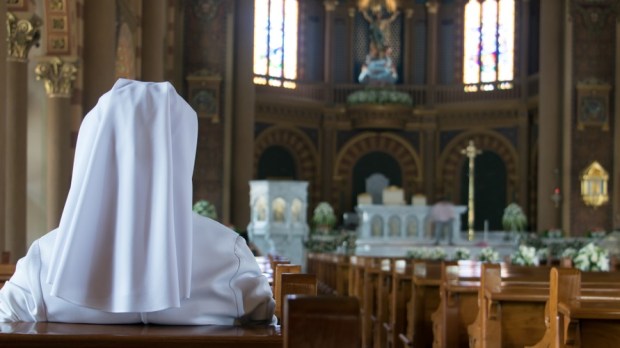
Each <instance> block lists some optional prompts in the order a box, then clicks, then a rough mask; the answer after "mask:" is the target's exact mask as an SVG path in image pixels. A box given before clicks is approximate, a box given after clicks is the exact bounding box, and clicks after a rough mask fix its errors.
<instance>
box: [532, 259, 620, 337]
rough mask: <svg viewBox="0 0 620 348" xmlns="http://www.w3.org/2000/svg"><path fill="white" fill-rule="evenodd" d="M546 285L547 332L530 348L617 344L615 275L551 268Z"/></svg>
mask: <svg viewBox="0 0 620 348" xmlns="http://www.w3.org/2000/svg"><path fill="white" fill-rule="evenodd" d="M583 275H585V277H583V278H586V279H583V280H585V282H582V276H583ZM549 281H550V287H549V300H548V302H547V306H546V314H545V324H546V325H547V327H546V332H545V335H544V337H543V338H542V339H541V340H540V341H539V342H538V343H537V344H535V345H534V346H532V347H535V348H543V347H544V348H558V347H568V346H570V347H612V346H616V345H617V342H620V276H619V274H618V273H614V272H612V273H609V272H586V273H583V272H580V271H579V270H577V269H566V268H560V269H558V268H553V269H552V270H551V273H550V280H549ZM582 324H583V325H582Z"/></svg>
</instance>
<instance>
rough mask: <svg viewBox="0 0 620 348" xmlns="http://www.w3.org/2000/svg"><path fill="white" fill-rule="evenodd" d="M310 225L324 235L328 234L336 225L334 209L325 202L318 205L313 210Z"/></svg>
mask: <svg viewBox="0 0 620 348" xmlns="http://www.w3.org/2000/svg"><path fill="white" fill-rule="evenodd" d="M312 223H313V224H314V226H315V228H316V229H317V230H319V231H321V232H324V233H327V232H329V231H330V230H331V229H332V227H334V225H335V224H336V214H334V208H332V206H331V205H330V204H329V203H327V202H321V203H319V204H318V205H317V206H316V208H314V213H313V215H312Z"/></svg>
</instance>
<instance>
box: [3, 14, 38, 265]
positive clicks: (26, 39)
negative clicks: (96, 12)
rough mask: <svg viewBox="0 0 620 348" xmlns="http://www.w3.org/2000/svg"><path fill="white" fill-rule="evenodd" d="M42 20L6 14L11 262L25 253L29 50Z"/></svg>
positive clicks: (7, 230)
mask: <svg viewBox="0 0 620 348" xmlns="http://www.w3.org/2000/svg"><path fill="white" fill-rule="evenodd" d="M41 24H42V23H41V20H40V19H39V18H38V17H37V16H36V15H34V14H29V13H22V14H19V15H15V14H13V13H11V12H8V13H7V23H6V25H7V44H8V47H7V48H8V49H7V63H6V64H7V65H6V70H7V71H6V72H7V74H6V83H7V94H6V101H7V103H6V116H7V118H6V130H7V132H6V148H5V151H6V152H5V153H6V167H5V168H3V170H6V173H5V175H6V181H5V183H6V188H7V190H6V202H7V204H6V207H5V214H6V221H5V234H6V236H5V237H6V250H8V251H9V252H10V253H11V262H15V261H17V260H18V259H19V258H20V257H22V256H24V255H25V253H26V194H27V192H26V177H27V174H28V173H27V168H26V154H27V152H26V146H27V137H28V136H27V118H28V114H27V111H28V110H27V105H28V85H27V81H28V72H27V67H28V53H29V52H30V49H31V48H32V46H33V45H34V44H37V43H38V42H39V38H40V32H39V27H40V26H41Z"/></svg>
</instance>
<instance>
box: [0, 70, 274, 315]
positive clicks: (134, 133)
mask: <svg viewBox="0 0 620 348" xmlns="http://www.w3.org/2000/svg"><path fill="white" fill-rule="evenodd" d="M197 127H198V121H197V117H196V113H195V112H194V110H193V109H192V108H191V107H190V106H189V105H188V104H187V103H186V102H185V101H184V100H183V98H181V97H180V96H179V95H178V94H177V93H176V91H175V90H174V88H173V87H172V85H170V83H167V82H163V83H152V82H138V81H132V80H126V79H120V80H118V81H117V82H116V84H115V85H114V87H113V88H112V90H110V91H109V92H107V93H106V94H104V95H103V96H102V97H101V98H100V99H99V101H98V103H97V105H96V106H95V107H94V108H93V109H92V110H91V111H90V112H89V113H88V115H87V116H86V117H85V118H84V120H83V122H82V125H81V128H80V132H79V136H78V141H77V146H76V153H75V160H74V167H73V175H72V181H71V188H70V190H69V194H68V196H67V201H66V203H65V207H64V210H63V213H62V217H61V219H60V224H59V226H58V228H57V229H55V230H53V231H51V232H49V233H47V234H46V235H44V236H43V237H41V238H40V239H38V240H36V241H34V242H33V243H32V245H31V246H30V248H29V250H28V253H27V255H26V256H25V257H23V258H22V259H21V260H19V261H18V262H17V267H16V271H15V274H14V275H13V277H12V278H11V279H10V280H9V281H8V282H6V283H5V285H4V287H3V288H2V290H0V322H19V321H22V322H45V321H50V322H67V323H93V324H130V323H144V324H149V323H153V324H171V325H237V324H248V323H271V322H272V320H273V312H274V300H273V296H272V293H271V289H270V286H269V283H268V281H267V279H266V278H265V277H264V276H263V275H262V273H261V271H260V269H259V266H258V264H257V263H256V260H255V258H254V256H253V255H252V253H251V252H250V250H249V248H248V247H247V245H246V242H245V240H244V239H243V238H241V237H240V236H238V235H237V234H236V233H235V232H233V231H231V230H230V229H228V228H227V227H225V226H223V225H221V224H219V223H217V222H215V221H213V220H210V219H208V218H206V217H202V216H200V215H198V214H195V213H193V212H192V172H193V168H194V159H195V156H196V141H197V135H198V129H197Z"/></svg>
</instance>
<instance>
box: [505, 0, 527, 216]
mask: <svg viewBox="0 0 620 348" xmlns="http://www.w3.org/2000/svg"><path fill="white" fill-rule="evenodd" d="M520 6H521V9H522V11H521V23H520V27H521V29H520V30H521V31H520V33H519V35H520V36H521V37H522V38H528V37H529V32H530V30H529V28H530V16H529V13H530V11H529V6H530V0H523V2H522V3H521V4H520ZM524 41H525V40H522V42H524ZM519 48H520V49H519V81H521V89H520V93H521V102H520V105H519V115H518V129H519V130H518V132H519V140H518V152H519V153H520V154H521V155H520V156H519V173H518V174H519V181H518V182H517V187H515V193H516V194H517V202H518V203H519V205H520V206H522V207H523V209H524V210H525V212H526V214H527V212H528V211H529V208H528V205H529V203H530V202H529V200H528V197H527V193H528V182H529V180H528V173H529V158H530V156H529V154H530V146H529V137H530V135H529V124H528V120H529V115H528V108H527V99H528V94H529V85H528V56H529V49H528V45H527V44H523V45H520V46H519ZM508 199H512V197H508Z"/></svg>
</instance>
